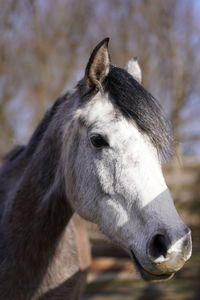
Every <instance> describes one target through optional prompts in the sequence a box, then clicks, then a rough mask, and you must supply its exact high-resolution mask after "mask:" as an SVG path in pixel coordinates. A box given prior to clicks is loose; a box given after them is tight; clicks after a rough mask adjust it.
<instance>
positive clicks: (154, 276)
mask: <svg viewBox="0 0 200 300" xmlns="http://www.w3.org/2000/svg"><path fill="white" fill-rule="evenodd" d="M130 251H131V258H132V259H133V261H134V264H135V266H136V268H137V270H138V271H139V273H140V275H141V277H142V279H144V280H145V281H166V280H169V279H171V278H172V277H173V276H174V273H170V274H160V275H158V274H152V273H150V272H148V271H147V270H145V269H144V268H143V267H142V266H141V264H140V262H139V261H138V259H137V257H136V256H135V254H134V252H133V250H130Z"/></svg>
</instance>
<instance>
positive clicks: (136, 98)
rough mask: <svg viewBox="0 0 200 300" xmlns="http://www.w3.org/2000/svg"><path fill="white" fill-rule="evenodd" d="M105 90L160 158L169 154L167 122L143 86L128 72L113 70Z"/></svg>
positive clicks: (169, 138)
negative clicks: (150, 142)
mask: <svg viewBox="0 0 200 300" xmlns="http://www.w3.org/2000/svg"><path fill="white" fill-rule="evenodd" d="M105 90H106V92H108V94H109V98H110V99H111V101H112V102H113V105H115V107H117V109H119V110H120V111H121V112H122V113H123V115H124V116H125V117H126V118H128V119H133V120H134V121H135V122H136V124H137V125H138V128H139V129H141V130H142V131H143V132H144V133H146V134H147V135H148V136H149V137H150V139H151V141H152V143H153V144H154V145H155V147H156V148H157V150H158V151H159V152H160V153H161V154H163V155H166V154H167V153H169V151H170V144H171V141H172V137H171V134H170V130H169V125H168V122H167V121H166V120H165V118H164V116H163V114H162V111H161V108H160V105H159V104H158V102H157V101H156V99H155V98H154V97H153V96H152V95H151V94H150V93H149V92H148V91H146V90H145V89H144V88H143V86H142V85H141V84H139V83H138V82H137V81H136V80H135V79H134V78H133V77H132V76H131V75H130V74H129V73H128V72H127V71H125V70H123V69H120V68H117V67H114V66H111V69H110V72H109V74H108V76H107V80H106V83H105Z"/></svg>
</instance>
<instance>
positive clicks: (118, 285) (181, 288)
mask: <svg viewBox="0 0 200 300" xmlns="http://www.w3.org/2000/svg"><path fill="white" fill-rule="evenodd" d="M107 36H109V37H110V38H111V40H110V53H111V59H112V63H113V64H116V65H118V66H123V65H124V64H125V63H126V62H127V60H128V59H130V58H131V57H133V56H138V57H139V62H140V65H141V67H142V71H143V85H144V86H145V88H147V89H148V90H149V91H150V92H151V93H152V94H153V95H154V96H155V97H156V98H157V99H158V100H159V101H160V103H161V105H162V106H163V109H164V111H165V115H166V116H167V118H168V119H169V120H170V121H171V124H172V129H173V132H174V136H175V141H176V143H175V151H174V155H173V156H172V158H171V160H169V161H168V162H166V163H165V165H164V173H165V176H166V179H167V183H168V185H169V187H170V188H171V191H172V194H173V197H174V199H175V205H176V206H177V208H178V209H179V212H180V214H181V216H182V217H183V218H184V220H185V221H186V222H187V223H188V224H189V225H190V226H191V227H192V228H193V243H194V250H193V256H192V258H191V259H190V261H189V262H188V263H187V264H186V266H185V267H184V268H183V270H181V271H180V272H178V274H177V275H176V276H175V278H174V279H173V280H171V281H169V282H167V283H162V284H147V283H144V282H142V281H141V280H140V279H139V278H138V276H137V275H136V274H135V270H134V269H133V267H132V264H131V262H130V260H129V258H128V257H126V255H125V254H124V253H123V252H122V251H121V250H120V249H117V248H115V246H114V245H111V244H109V242H108V241H106V242H105V238H104V237H103V236H102V235H101V234H100V233H99V232H98V231H97V230H96V228H95V227H94V226H92V225H91V224H86V226H87V228H88V231H89V235H90V240H91V244H92V254H93V257H94V259H93V262H92V268H91V272H90V274H89V277H88V284H87V287H86V292H85V295H84V298H83V299H93V300H103V299H113V300H114V299H115V300H118V299H124V300H129V299H137V300H146V299H150V298H151V297H152V299H154V300H167V299H170V300H171V299H172V300H173V299H181V300H185V299H196V300H197V299H200V285H199V278H200V184H199V183H200V83H199V77H200V51H199V49H200V1H198V0H168V1H165V0H154V1H148V0H123V1H122V0H109V1H106V0H101V1H94V0H84V1H81V0H57V1H54V0H48V1H44V0H43V1H42V0H7V1H4V0H0V157H3V154H4V153H6V152H7V151H8V150H10V149H11V148H12V147H13V146H14V145H16V144H24V143H26V142H27V141H28V139H29V137H30V135H31V133H32V132H33V130H34V128H35V126H36V125H37V123H38V122H39V120H40V119H41V118H42V116H43V114H44V112H45V110H46V109H47V108H48V107H49V106H51V105H52V103H53V101H54V100H55V99H56V98H57V97H58V96H59V95H60V94H61V93H63V92H64V91H66V90H67V89H68V88H72V87H73V86H74V85H75V84H76V82H77V80H79V79H81V77H82V76H83V74H84V68H85V65H86V63H87V60H88V58H89V55H90V53H91V50H92V49H93V47H94V46H95V45H96V44H97V43H98V42H99V41H100V40H101V39H103V38H105V37H107ZM102 241H103V242H102Z"/></svg>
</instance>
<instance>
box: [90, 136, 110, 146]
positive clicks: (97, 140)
mask: <svg viewBox="0 0 200 300" xmlns="http://www.w3.org/2000/svg"><path fill="white" fill-rule="evenodd" d="M90 141H91V143H92V145H93V146H94V147H95V148H103V147H108V146H109V144H108V142H107V141H106V140H105V138H104V137H103V136H102V135H100V134H94V135H92V136H91V137H90Z"/></svg>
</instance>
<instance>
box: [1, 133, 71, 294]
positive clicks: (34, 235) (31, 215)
mask: <svg viewBox="0 0 200 300" xmlns="http://www.w3.org/2000/svg"><path fill="white" fill-rule="evenodd" d="M59 134H61V133H59V130H57V131H56V128H55V129H54V132H52V133H51V134H50V133H48V132H47V133H46V134H45V136H44V138H43V139H42V140H41V143H40V145H39V146H38V148H37V151H36V152H35V153H34V155H33V156H32V158H31V160H30V162H29V164H28V166H27V168H26V169H25V171H24V174H23V176H22V178H21V179H20V183H19V184H18V186H17V190H16V192H15V194H14V197H13V198H12V200H11V201H10V202H11V203H12V205H10V208H9V210H8V212H7V214H6V217H5V220H4V222H5V227H4V239H5V245H4V246H2V247H1V248H2V249H3V251H4V252H5V253H4V258H5V257H6V260H5V263H4V270H0V271H2V272H3V273H2V272H0V273H1V275H0V291H1V290H4V288H5V287H6V286H7V288H5V290H9V288H12V290H10V293H14V292H17V290H19V285H20V289H21V292H22V293H24V294H27V295H29V296H27V299H29V298H30V296H31V293H33V291H34V290H35V289H36V288H37V287H38V286H39V285H40V283H41V280H42V278H43V276H44V274H45V272H46V270H47V268H48V265H49V262H50V261H51V259H52V257H53V256H54V253H55V251H56V247H57V245H58V243H59V241H60V239H61V236H62V233H63V232H64V229H65V227H66V226H67V224H68V222H69V220H70V218H71V216H72V210H71V207H70V205H69V204H68V202H67V200H66V197H65V191H64V186H63V184H62V175H61V172H59V170H58V165H59V159H60V151H61V136H59ZM1 286H2V289H1ZM15 287H16V291H14V290H15ZM23 289H24V291H22V290H23ZM5 293H6V292H5ZM6 295H7V294H6ZM12 295H14V294H12ZM28 297H29V298H28ZM11 298H12V297H10V298H8V299H11ZM15 298H16V299H21V298H20V296H17V294H16V295H15ZM0 299H1V298H0ZM12 299H14V298H12ZM22 299H26V298H25V297H24V298H22Z"/></svg>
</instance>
